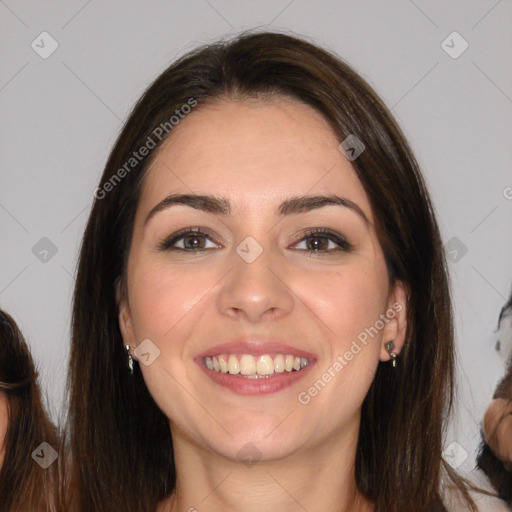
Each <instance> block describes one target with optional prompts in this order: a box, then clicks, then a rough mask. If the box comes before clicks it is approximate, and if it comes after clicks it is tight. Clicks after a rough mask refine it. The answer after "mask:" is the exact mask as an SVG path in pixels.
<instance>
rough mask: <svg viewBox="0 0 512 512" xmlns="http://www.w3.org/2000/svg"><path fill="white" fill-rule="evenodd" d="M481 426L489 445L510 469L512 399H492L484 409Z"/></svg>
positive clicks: (511, 465) (511, 464)
mask: <svg viewBox="0 0 512 512" xmlns="http://www.w3.org/2000/svg"><path fill="white" fill-rule="evenodd" d="M483 427H484V435H485V437H486V439H487V442H488V444H489V447H490V448H491V450H492V451H493V452H494V453H495V454H496V456H497V457H498V458H499V459H500V460H501V461H502V462H503V463H504V464H505V467H507V469H509V470H510V471H512V401H511V400H504V399H502V398H497V399H495V400H493V401H492V402H491V403H490V404H489V406H488V407H487V410H486V411H485V415H484V423H483Z"/></svg>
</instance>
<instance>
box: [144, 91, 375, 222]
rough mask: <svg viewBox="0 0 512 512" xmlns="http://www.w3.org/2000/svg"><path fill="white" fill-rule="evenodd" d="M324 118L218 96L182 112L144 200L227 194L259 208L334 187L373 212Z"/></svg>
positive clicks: (280, 104) (305, 109)
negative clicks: (214, 99) (187, 113)
mask: <svg viewBox="0 0 512 512" xmlns="http://www.w3.org/2000/svg"><path fill="white" fill-rule="evenodd" d="M339 142H340V141H339V140H338V137H337V135H336V134H335V132H334V130H333V129H332V128H331V126H330V125H329V123H328V122H327V121H326V120H325V119H324V117H323V116H322V115H321V114H320V113H319V112H318V111H316V110H315V109H313V108H312V107H310V106H308V105H305V104H303V103H301V102H299V101H294V100H288V99H279V100H272V101H268V100H265V101H263V100H254V99H251V100H243V101H230V100H219V101H216V102H215V103H213V104H211V105H207V106H199V107H197V108H196V109H195V110H194V111H193V112H192V113H190V114H189V115H187V116H186V117H185V118H184V119H183V120H182V121H181V122H180V123H179V125H177V126H176V127H175V128H174V129H173V131H172V132H171V134H170V136H169V137H168V139H167V140H166V141H165V142H164V144H163V145H162V146H161V147H160V148H159V150H158V154H157V157H156V158H155V160H154V161H153V164H152V165H151V167H150V169H149V170H148V176H147V180H146V184H145V187H144V191H143V194H142V198H141V207H144V206H145V207H146V208H150V207H151V204H154V203H156V202H157V201H158V200H160V199H161V198H162V197H164V196H165V195H166V194H168V193H170V192H178V191H179V192H182V193H205V194H206V193H210V194H211V193H215V194H219V195H224V196H226V197H231V198H232V202H233V203H234V208H236V207H237V205H238V207H239V208H240V209H243V208H249V207H252V208H254V207H260V208H263V207H264V206H265V205H268V204H269V203H270V202H280V201H281V200H282V199H284V198H286V197H288V196H290V195H302V194H307V193H315V194H316V193H339V194H341V195H344V196H345V197H348V198H349V199H351V200H353V201H356V202H358V204H359V206H360V207H361V208H362V209H363V211H364V212H365V213H366V214H367V215H368V217H369V218H370V217H371V211H370V207H369V204H368V201H367V197H366V194H365V192H364V189H363V187H362V185H361V183H360V181H359V179H358V177H357V175H356V173H355V171H354V169H353V167H352V165H351V163H350V161H349V160H347V159H346V158H345V156H344V155H343V153H342V152H341V151H340V150H339V148H338V146H339Z"/></svg>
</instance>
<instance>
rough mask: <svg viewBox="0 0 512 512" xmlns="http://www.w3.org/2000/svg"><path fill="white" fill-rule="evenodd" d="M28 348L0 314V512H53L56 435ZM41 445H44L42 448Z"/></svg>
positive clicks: (55, 479) (54, 502)
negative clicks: (0, 511)
mask: <svg viewBox="0 0 512 512" xmlns="http://www.w3.org/2000/svg"><path fill="white" fill-rule="evenodd" d="M37 376H38V374H37V371H36V369H35V367H34V363H33V361H32V357H31V355H30V352H29V349H28V347H27V344H26V342H25V340H24V338H23V335H22V333H21V332H20V330H19V329H18V327H17V325H16V323H15V322H14V320H13V319H12V317H11V316H9V315H8V314H7V313H5V312H4V311H1V310H0V444H1V446H2V448H1V449H0V510H2V512H36V511H45V512H46V511H53V510H57V508H56V507H57V493H56V492H57V468H58V462H56V456H57V449H58V446H57V440H58V436H57V431H56V428H55V426H54V425H53V424H52V422H51V420H50V418H49V417H48V414H47V413H46V411H45V408H44V405H43V401H42V397H41V391H40V390H39V386H38V383H37ZM43 443H44V444H43Z"/></svg>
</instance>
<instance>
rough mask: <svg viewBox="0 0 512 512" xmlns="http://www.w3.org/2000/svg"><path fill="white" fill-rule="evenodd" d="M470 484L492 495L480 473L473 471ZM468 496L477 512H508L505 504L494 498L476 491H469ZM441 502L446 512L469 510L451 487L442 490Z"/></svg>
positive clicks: (461, 497) (459, 494)
mask: <svg viewBox="0 0 512 512" xmlns="http://www.w3.org/2000/svg"><path fill="white" fill-rule="evenodd" d="M470 483H471V484H473V485H474V486H475V487H478V488H480V489H483V490H485V491H488V492H490V493H494V492H495V491H494V489H493V488H492V487H491V485H490V484H489V481H488V480H487V478H486V477H485V475H484V474H483V473H481V472H480V471H474V472H473V473H472V477H471V479H470ZM469 495H470V496H471V498H472V499H473V501H474V502H475V505H476V507H477V510H478V512H510V510H511V509H510V508H508V506H507V504H506V503H505V502H504V501H503V500H500V499H499V498H498V497H496V496H488V495H486V494H484V493H481V492H478V491H476V490H470V491H469ZM443 502H444V505H445V507H446V510H447V511H448V512H468V511H469V510H470V509H469V508H468V505H467V504H466V502H465V500H464V497H463V496H462V493H461V492H460V490H458V489H456V488H455V487H452V486H448V485H447V486H446V487H445V488H444V494H443Z"/></svg>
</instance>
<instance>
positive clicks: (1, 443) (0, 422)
mask: <svg viewBox="0 0 512 512" xmlns="http://www.w3.org/2000/svg"><path fill="white" fill-rule="evenodd" d="M8 426H9V408H8V401H7V395H6V394H5V393H4V392H3V391H0V469H2V466H3V464H4V459H5V436H6V434H7V427H8Z"/></svg>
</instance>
